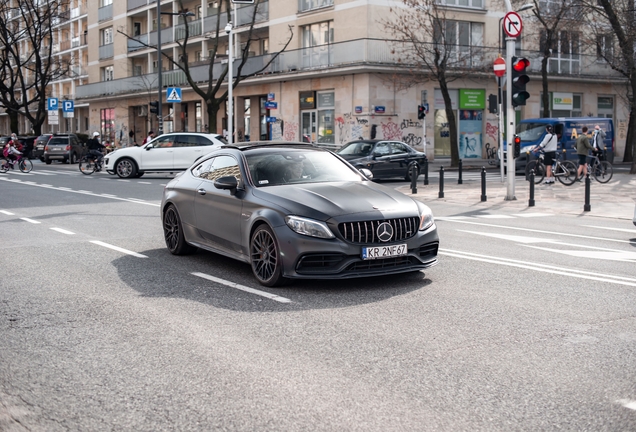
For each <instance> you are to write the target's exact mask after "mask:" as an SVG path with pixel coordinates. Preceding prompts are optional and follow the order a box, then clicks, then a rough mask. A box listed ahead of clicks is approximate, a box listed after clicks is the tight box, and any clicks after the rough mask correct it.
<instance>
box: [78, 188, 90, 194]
mask: <svg viewBox="0 0 636 432" xmlns="http://www.w3.org/2000/svg"><path fill="white" fill-rule="evenodd" d="M78 192H80V193H87V194H92V193H93V192H91V191H87V190H83V189H80V190H78Z"/></svg>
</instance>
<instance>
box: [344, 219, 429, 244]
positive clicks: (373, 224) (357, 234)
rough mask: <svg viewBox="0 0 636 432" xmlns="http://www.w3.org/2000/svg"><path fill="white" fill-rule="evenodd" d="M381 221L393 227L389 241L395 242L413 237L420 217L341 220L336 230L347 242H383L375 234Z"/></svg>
mask: <svg viewBox="0 0 636 432" xmlns="http://www.w3.org/2000/svg"><path fill="white" fill-rule="evenodd" d="M383 222H388V223H389V224H391V227H392V228H393V237H392V238H391V240H389V241H390V242H396V241H403V240H406V239H409V238H411V237H413V236H414V235H415V234H416V233H417V230H418V228H419V223H420V218H419V217H409V218H399V219H386V220H375V221H363V222H343V223H341V224H339V225H338V230H339V231H340V234H341V235H342V237H343V238H344V239H345V240H346V241H348V242H349V243H356V244H374V243H383V242H382V241H380V239H379V238H378V235H377V231H378V226H380V224H381V223H383Z"/></svg>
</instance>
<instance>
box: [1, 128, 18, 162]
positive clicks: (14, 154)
mask: <svg viewBox="0 0 636 432" xmlns="http://www.w3.org/2000/svg"><path fill="white" fill-rule="evenodd" d="M19 146H20V142H19V141H18V136H17V135H16V134H11V139H10V140H9V142H8V143H7V144H6V145H5V146H4V150H3V152H2V154H3V156H4V157H6V158H7V160H8V162H10V163H11V169H13V165H15V163H16V162H17V161H18V160H19V159H20V156H21V155H22V152H21V151H19V150H18V147H19Z"/></svg>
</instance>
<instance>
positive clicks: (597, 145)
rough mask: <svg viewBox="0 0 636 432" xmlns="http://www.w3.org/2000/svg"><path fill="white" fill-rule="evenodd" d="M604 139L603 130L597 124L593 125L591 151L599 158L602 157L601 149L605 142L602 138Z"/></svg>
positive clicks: (603, 148) (603, 147) (602, 149)
mask: <svg viewBox="0 0 636 432" xmlns="http://www.w3.org/2000/svg"><path fill="white" fill-rule="evenodd" d="M604 139H605V131H604V130H603V129H601V127H600V126H599V125H595V126H594V133H593V134H592V147H593V150H592V152H593V153H594V154H595V155H596V156H598V157H599V159H602V158H603V151H604V150H605V144H604V142H603V140H604Z"/></svg>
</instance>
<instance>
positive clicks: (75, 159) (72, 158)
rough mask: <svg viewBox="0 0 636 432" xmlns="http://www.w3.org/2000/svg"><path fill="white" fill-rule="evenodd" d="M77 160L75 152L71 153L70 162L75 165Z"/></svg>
mask: <svg viewBox="0 0 636 432" xmlns="http://www.w3.org/2000/svg"><path fill="white" fill-rule="evenodd" d="M75 162H77V155H76V154H75V153H71V155H70V156H69V157H68V163H69V164H70V165H73V164H74V163H75Z"/></svg>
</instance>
